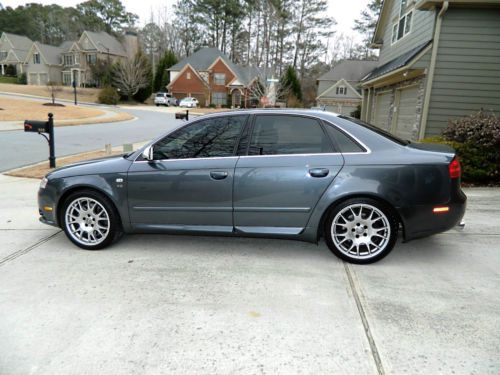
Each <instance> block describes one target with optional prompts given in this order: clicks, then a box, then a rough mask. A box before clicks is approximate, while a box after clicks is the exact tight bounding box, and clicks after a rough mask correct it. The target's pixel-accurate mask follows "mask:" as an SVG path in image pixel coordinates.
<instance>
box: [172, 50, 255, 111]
mask: <svg viewBox="0 0 500 375" xmlns="http://www.w3.org/2000/svg"><path fill="white" fill-rule="evenodd" d="M168 71H169V74H170V83H169V84H168V86H167V89H168V90H169V91H170V92H171V93H172V94H173V95H174V96H175V97H177V98H183V97H186V96H192V97H195V98H196V99H198V100H199V102H200V103H202V104H205V105H209V104H213V105H217V106H226V105H228V106H232V107H248V106H250V105H251V102H252V101H256V100H257V101H258V100H259V98H258V97H257V95H256V93H255V90H253V88H254V85H255V84H256V83H257V82H258V81H259V78H260V71H259V69H258V68H256V67H251V66H246V67H244V66H238V65H236V64H234V63H233V62H232V61H231V60H230V59H229V58H228V57H227V56H226V55H225V54H224V53H222V52H221V51H219V49H217V48H202V49H200V50H199V51H197V52H195V53H193V54H192V55H190V56H188V57H186V58H185V59H183V60H182V61H180V62H179V63H177V64H175V65H174V66H172V67H170V68H169V69H168Z"/></svg>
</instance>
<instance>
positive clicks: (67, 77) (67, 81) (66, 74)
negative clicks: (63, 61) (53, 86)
mask: <svg viewBox="0 0 500 375" xmlns="http://www.w3.org/2000/svg"><path fill="white" fill-rule="evenodd" d="M63 84H64V85H66V86H69V85H71V73H69V72H63Z"/></svg>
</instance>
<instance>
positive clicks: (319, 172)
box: [309, 168, 330, 177]
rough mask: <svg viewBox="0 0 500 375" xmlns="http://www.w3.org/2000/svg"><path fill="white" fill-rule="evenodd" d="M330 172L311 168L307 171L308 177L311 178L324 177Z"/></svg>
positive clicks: (324, 169)
mask: <svg viewBox="0 0 500 375" xmlns="http://www.w3.org/2000/svg"><path fill="white" fill-rule="evenodd" d="M328 173H330V171H329V170H328V168H312V169H309V175H310V176H311V177H326V176H328Z"/></svg>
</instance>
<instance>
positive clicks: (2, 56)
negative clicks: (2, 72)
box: [0, 51, 8, 60]
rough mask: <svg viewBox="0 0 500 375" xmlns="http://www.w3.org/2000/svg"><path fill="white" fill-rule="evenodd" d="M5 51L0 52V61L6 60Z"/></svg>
mask: <svg viewBox="0 0 500 375" xmlns="http://www.w3.org/2000/svg"><path fill="white" fill-rule="evenodd" d="M7 53H8V52H7V51H1V52H0V60H5V59H6V58H7Z"/></svg>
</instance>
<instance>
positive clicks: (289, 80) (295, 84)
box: [280, 65, 302, 102]
mask: <svg viewBox="0 0 500 375" xmlns="http://www.w3.org/2000/svg"><path fill="white" fill-rule="evenodd" d="M280 84H281V86H282V87H283V88H284V91H285V95H284V96H283V97H281V98H280V99H282V100H285V101H286V102H288V100H289V99H291V97H294V98H295V99H297V100H298V101H302V89H301V87H300V81H299V78H298V77H297V72H296V71H295V69H294V68H293V66H291V65H290V66H288V67H287V68H286V70H285V74H283V76H282V77H281V79H280Z"/></svg>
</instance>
